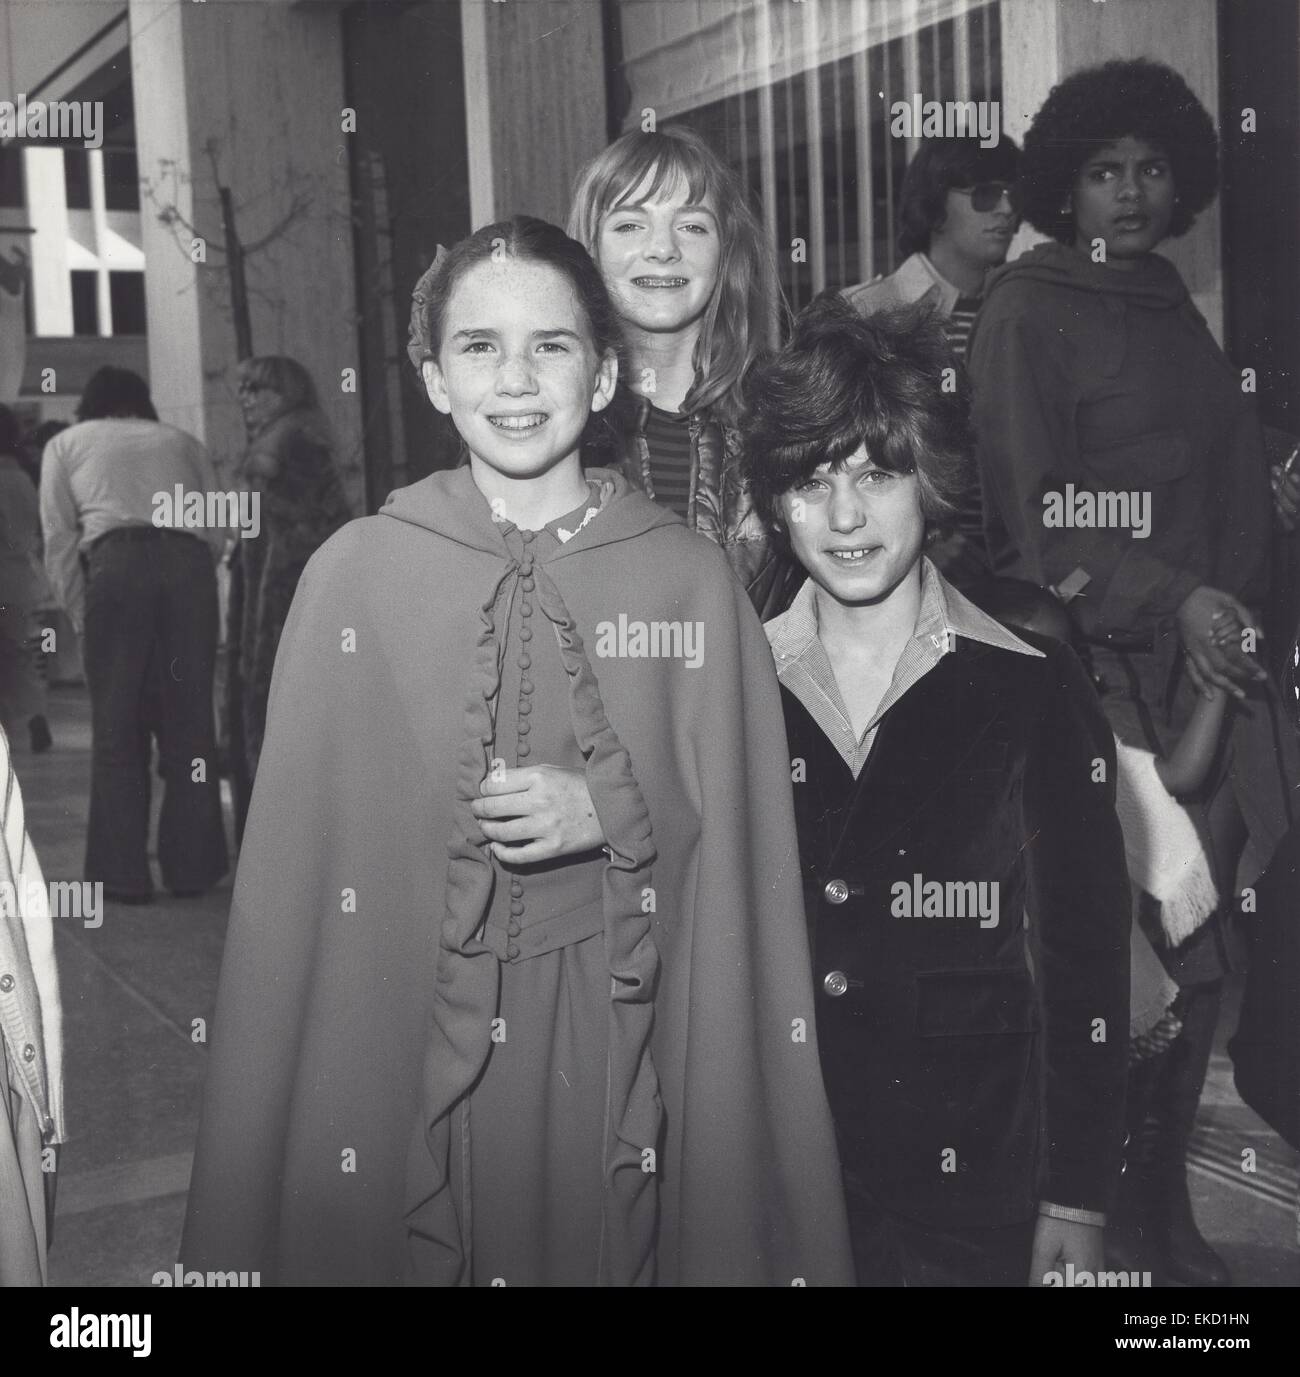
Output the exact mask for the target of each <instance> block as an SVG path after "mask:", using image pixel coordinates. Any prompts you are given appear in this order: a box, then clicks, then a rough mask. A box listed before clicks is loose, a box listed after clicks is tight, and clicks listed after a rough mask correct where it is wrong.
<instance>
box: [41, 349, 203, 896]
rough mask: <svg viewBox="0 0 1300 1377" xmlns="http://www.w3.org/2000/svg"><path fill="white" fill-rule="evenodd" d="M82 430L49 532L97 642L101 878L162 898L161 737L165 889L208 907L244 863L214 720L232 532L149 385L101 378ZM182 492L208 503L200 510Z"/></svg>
mask: <svg viewBox="0 0 1300 1377" xmlns="http://www.w3.org/2000/svg"><path fill="white" fill-rule="evenodd" d="M77 415H78V417H79V419H80V422H81V423H80V424H79V425H75V426H71V427H69V429H67V430H65V431H63V432H61V433H60V434H59V435H56V436H55V437H54V439H52V440H51V441H50V442H49V444H48V445H47V446H46V448H45V453H44V456H43V459H42V463H41V522H42V525H43V527H44V531H45V567H46V571H47V573H48V575H49V578H50V582H51V584H52V585H53V588H54V592H55V596H56V597H57V598H58V599H59V601H60V602H61V604H62V606H63V607H64V608H65V610H66V611H67V613H68V615H69V617H70V618H71V621H72V624H73V627H74V628H75V629H76V631H77V632H78V634H80V635H82V636H83V638H84V655H85V663H86V681H87V683H88V685H89V688H90V699H91V710H92V728H93V766H92V776H91V791H90V824H89V831H88V835H87V839H86V878H87V879H88V880H91V881H99V882H101V883H102V884H103V885H104V892H105V895H106V897H108V898H111V899H116V900H118V901H120V902H126V903H145V902H148V900H149V899H150V898H151V897H152V894H153V880H152V876H151V874H150V870H149V861H148V854H147V851H148V829H149V791H150V783H149V763H150V750H151V738H152V737H156V738H157V742H158V750H159V757H160V760H159V772H160V774H161V775H162V778H163V781H164V794H163V803H162V814H161V818H160V821H159V835H158V860H159V864H160V867H161V870H162V876H163V881H164V883H165V884H166V886H167V888H168V889H170V890H171V891H172V892H173V893H175V894H182V895H183V894H197V893H202V892H203V891H204V890H207V889H210V888H211V887H212V886H213V885H214V884H215V883H216V882H217V881H218V880H219V879H220V878H221V876H222V875H224V874H225V872H226V868H227V862H228V854H227V850H226V838H225V831H224V826H223V823H222V817H221V798H220V793H219V784H218V778H217V759H216V741H215V729H214V723H213V711H212V684H213V675H214V671H215V666H216V654H217V634H218V612H217V581H216V571H215V568H214V559H215V556H216V555H218V554H219V553H220V551H221V549H222V547H223V546H224V544H225V541H226V538H227V535H228V532H227V531H225V530H224V529H222V528H220V527H218V526H214V525H205V524H202V522H203V521H205V520H206V519H207V518H206V514H208V513H210V512H212V511H213V510H214V508H215V504H213V503H210V502H208V501H207V499H206V495H207V494H209V493H212V492H215V491H216V487H217V481H216V473H215V470H214V469H213V466H212V463H211V461H210V460H209V458H208V456H207V454H206V452H205V451H204V449H203V446H202V445H201V444H200V443H199V442H198V441H197V440H196V439H195V438H194V437H193V436H192V435H187V434H186V433H185V432H184V431H181V430H177V429H176V428H175V427H174V426H169V425H164V424H162V423H161V422H160V421H159V420H158V416H157V413H156V412H155V411H154V408H153V403H152V402H151V401H150V398H149V389H148V386H147V384H146V383H145V381H144V379H143V378H141V377H139V376H138V375H137V374H135V373H132V372H130V371H129V370H127V369H121V368H101V369H100V370H99V371H98V372H97V373H96V374H95V375H94V376H93V377H92V378H91V379H90V380H89V382H88V383H87V384H86V390H85V392H84V394H83V396H82V399H81V404H80V406H79V408H78V411H77ZM178 493H179V494H181V495H182V496H183V497H188V496H189V495H190V494H195V493H197V494H202V495H204V496H203V499H202V500H201V501H198V502H195V503H193V504H191V503H190V502H188V501H180V502H178V501H177V495H178ZM195 511H198V512H199V524H193V525H192V524H189V522H190V520H191V519H192V518H193V516H194V513H195ZM182 522H184V523H185V524H184V525H183V526H182Z"/></svg>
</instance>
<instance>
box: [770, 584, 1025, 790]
mask: <svg viewBox="0 0 1300 1377" xmlns="http://www.w3.org/2000/svg"><path fill="white" fill-rule="evenodd" d="M816 590H817V585H816V584H815V583H814V582H813V580H812V579H807V580H806V581H805V583H804V585H803V587H802V588H801V589H800V590H799V594H798V596H797V597H796V598H795V600H794V602H793V603H791V605H790V610H789V611H788V612H784V613H782V614H781V616H779V617H774V618H773V619H772V620H771V621H770V622H768V623H767V625H766V626H765V627H764V630H765V631H766V632H767V639H768V643H769V644H770V645H771V647H772V654H773V655H774V656H775V658H776V677H777V678H778V679H779V680H780V681H781V683H782V684H784V685H785V687H786V688H787V689H789V690H790V692H791V693H793V694H794V696H795V697H796V698H797V699H798V700H799V701H800V702H801V703H802V704H803V705H804V707H805V708H807V710H808V715H809V716H810V717H811V718H812V719H813V721H814V722H816V723H817V725H818V726H819V727H820V728H821V729H822V731H823V732H825V734H826V736H827V738H828V739H829V740H830V742H831V744H832V745H833V746H834V747H835V749H836V750H837V751H839V753H840V755H841V756H842V757H843V759H844V762H845V764H846V765H848V767H849V769H850V770H852V771H853V777H854V779H856V778H857V777H858V775H859V774H861V773H862V767H863V766H864V765H865V764H866V763H867V756H868V755H870V754H871V747H872V743H873V742H874V741H875V739H876V732H877V730H878V729H879V727H880V723H881V720H882V719H883V718H884V716H885V714H886V713H887V712H888V711H889V709H890V708H892V707H893V706H894V704H895V703H897V702H898V700H899V699H900V698H902V696H903V695H904V694H905V693H906V692H907V691H908V689H910V688H911V687H912V686H913V685H914V684H915V683H917V682H918V681H919V680H920V679H922V678H923V677H924V676H925V675H926V674H928V673H929V672H930V670H932V669H933V668H934V667H935V665H937V664H938V663H939V661H940V660H942V659H943V657H944V656H945V655H948V654H950V653H951V652H952V651H953V650H955V649H956V641H957V637H958V636H966V637H968V638H969V639H970V640H972V641H981V642H983V643H984V644H985V645H991V646H997V647H998V648H999V649H1002V650H1013V651H1016V652H1018V653H1019V654H1021V655H1038V656H1041V655H1042V652H1041V651H1039V650H1035V649H1034V648H1033V647H1032V646H1029V645H1026V644H1025V642H1024V641H1022V640H1021V639H1020V638H1019V637H1018V636H1013V635H1012V634H1011V632H1010V631H1008V630H1007V629H1006V627H1004V626H1003V625H1002V624H1001V623H1000V622H995V621H994V620H993V618H992V617H990V616H989V615H988V614H987V613H985V612H981V611H980V610H979V608H978V607H976V606H975V604H974V603H973V602H971V601H970V600H969V599H968V598H965V597H963V596H962V595H961V594H960V593H959V592H958V591H957V590H956V589H955V588H954V587H953V586H952V585H951V584H950V583H948V582H947V581H946V580H945V579H944V577H943V575H942V574H940V573H939V571H938V570H937V569H936V568H935V567H934V565H933V564H931V563H930V561H929V560H928V559H922V560H921V609H920V611H919V612H918V614H917V618H916V628H915V630H914V631H913V632H912V639H911V640H910V641H908V643H907V644H906V645H905V646H904V647H903V653H902V654H901V655H900V656H899V657H898V663H897V664H896V665H895V666H894V676H893V678H892V679H891V681H890V684H889V688H888V689H887V690H886V692H885V696H884V697H883V698H882V699H881V700H880V705H879V706H878V707H877V708H876V711H875V714H874V716H873V717H872V719H871V721H870V722H868V723H867V727H866V730H865V731H864V732H863V733H862V735H861V737H858V736H857V735H856V734H855V733H854V731H853V726H852V723H851V721H850V718H849V711H848V709H847V708H846V707H845V706H844V697H843V695H842V694H841V693H840V689H839V685H838V684H837V683H836V682H835V671H834V670H833V669H832V668H831V662H830V657H829V656H828V655H827V654H826V648H825V646H823V645H822V643H821V638H820V636H819V635H818V631H817V602H816Z"/></svg>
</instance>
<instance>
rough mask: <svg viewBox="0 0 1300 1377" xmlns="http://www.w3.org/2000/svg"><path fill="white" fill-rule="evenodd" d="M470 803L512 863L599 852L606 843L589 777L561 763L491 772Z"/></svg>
mask: <svg viewBox="0 0 1300 1377" xmlns="http://www.w3.org/2000/svg"><path fill="white" fill-rule="evenodd" d="M479 788H480V790H481V791H482V794H483V797H482V798H477V799H475V800H474V801H473V802H472V803H471V804H470V810H471V811H472V812H473V814H474V816H475V817H476V818H477V819H478V820H479V825H480V826H481V827H482V829H483V835H484V836H485V837H486V838H487V839H488V841H489V842H491V844H492V845H491V851H492V854H493V855H494V856H495V857H496V858H497V860H499V861H507V862H509V863H510V864H511V865H532V864H533V863H535V862H537V861H550V860H554V859H555V858H556V857H557V856H573V855H577V854H579V853H581V852H583V851H595V850H596V849H597V848H598V847H601V846H603V845H604V844H605V834H604V832H603V831H602V830H601V826H600V819H599V818H597V816H596V810H595V808H594V807H593V806H592V802H591V792H590V791H589V790H588V788H587V778H586V775H585V774H584V773H583V771H581V770H566V769H562V768H560V767H559V766H558V765H529V766H527V767H526V768H525V769H521V770H505V769H503V770H498V771H494V772H492V773H490V774H489V775H488V777H487V778H486V779H485V780H484V781H483V783H482V784H481V785H480V786H479Z"/></svg>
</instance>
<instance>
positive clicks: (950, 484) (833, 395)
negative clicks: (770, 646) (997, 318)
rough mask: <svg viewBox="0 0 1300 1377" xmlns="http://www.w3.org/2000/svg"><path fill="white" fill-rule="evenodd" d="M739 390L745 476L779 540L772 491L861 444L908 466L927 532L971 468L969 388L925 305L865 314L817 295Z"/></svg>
mask: <svg viewBox="0 0 1300 1377" xmlns="http://www.w3.org/2000/svg"><path fill="white" fill-rule="evenodd" d="M945 370H951V371H948V372H945ZM945 384H946V385H945ZM746 394H747V398H748V403H749V409H748V414H747V417H746V420H745V423H744V436H745V445H744V458H743V460H742V464H743V472H744V475H745V478H746V480H747V482H748V484H749V490H750V493H751V495H752V497H753V501H754V506H755V508H756V509H757V511H758V513H759V515H760V516H761V517H762V518H763V521H764V522H765V524H766V525H767V526H768V527H769V529H771V530H772V531H773V532H774V533H775V534H777V535H778V537H781V538H782V539H784V530H783V525H782V522H781V515H780V499H781V498H782V496H783V495H784V494H786V493H787V492H789V491H790V489H791V488H793V487H796V486H797V485H798V484H800V483H803V482H805V481H806V480H807V479H808V478H809V477H810V476H811V475H812V473H813V471H814V470H815V469H816V468H817V467H818V466H819V465H821V464H826V463H829V464H831V465H832V467H834V468H839V467H840V466H841V465H843V464H844V462H845V461H846V460H847V459H848V458H849V457H850V456H851V455H852V454H853V453H854V451H855V450H857V449H858V447H859V446H860V445H865V446H866V451H867V454H868V455H869V456H870V458H871V460H872V462H873V463H875V464H877V465H879V466H880V467H881V468H883V469H889V470H890V471H891V472H893V473H915V474H916V476H917V481H918V484H919V487H920V496H921V512H922V515H923V516H924V517H925V520H926V525H927V527H928V529H929V533H930V534H932V535H933V534H936V533H937V532H939V531H941V530H943V529H944V528H945V527H946V526H947V525H948V524H949V522H950V521H951V519H952V517H953V515H954V514H955V512H956V510H957V507H958V504H959V502H960V501H961V498H962V495H963V493H964V492H965V490H966V489H967V488H968V486H969V485H970V482H971V480H972V478H973V476H974V475H973V467H972V466H973V462H974V461H973V458H972V456H973V453H974V434H973V431H972V427H971V402H970V388H969V385H968V383H967V380H966V375H965V370H964V369H963V368H962V367H961V366H960V365H959V364H958V363H957V360H956V358H955V356H954V355H953V352H952V350H951V349H950V348H949V346H948V344H947V342H946V341H945V339H944V336H943V330H942V326H941V324H940V322H939V321H938V320H937V318H936V317H935V315H934V313H933V312H932V311H931V310H930V309H929V308H928V307H924V306H919V305H918V306H902V307H895V308H893V309H891V310H887V311H878V312H876V313H874V314H872V315H870V316H863V315H862V314H860V313H859V312H858V311H856V310H855V309H854V308H853V307H852V306H850V305H849V304H848V302H846V301H844V300H843V299H842V298H840V297H839V296H838V295H831V294H826V295H824V296H820V297H818V298H817V299H816V300H814V301H813V302H812V303H811V304H810V305H809V306H808V307H807V308H806V309H805V310H804V311H803V312H801V314H800V315H799V316H798V318H797V319H796V320H795V323H794V332H793V334H792V335H791V337H790V341H789V343H788V344H786V346H785V347H784V348H783V349H782V350H781V351H780V353H778V354H777V355H776V356H775V357H774V358H773V359H771V360H770V361H769V362H767V363H765V364H761V365H760V366H759V367H757V368H755V370H754V372H753V374H752V375H751V377H750V381H749V384H748V386H747V388H746Z"/></svg>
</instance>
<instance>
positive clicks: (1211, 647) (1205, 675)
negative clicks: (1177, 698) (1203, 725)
mask: <svg viewBox="0 0 1300 1377" xmlns="http://www.w3.org/2000/svg"><path fill="white" fill-rule="evenodd" d="M1177 621H1178V635H1179V638H1180V639H1181V640H1182V643H1183V649H1184V650H1185V651H1186V652H1187V666H1188V675H1189V677H1190V678H1191V680H1192V683H1193V684H1194V685H1195V687H1196V688H1197V690H1198V691H1199V692H1201V693H1206V692H1207V690H1209V689H1212V688H1221V689H1223V690H1225V691H1226V692H1227V693H1230V694H1232V696H1233V697H1234V698H1244V697H1245V696H1246V694H1245V691H1244V690H1243V688H1242V687H1241V686H1242V685H1243V684H1249V683H1253V682H1257V681H1259V682H1262V681H1263V680H1266V679H1267V678H1268V675H1267V673H1266V672H1265V671H1264V669H1263V667H1262V666H1261V665H1259V664H1257V663H1256V662H1255V661H1254V660H1253V659H1252V658H1251V657H1250V656H1249V655H1247V654H1246V652H1245V651H1244V650H1243V649H1242V648H1241V632H1242V630H1243V629H1244V628H1246V627H1248V626H1249V625H1250V623H1251V615H1250V612H1249V611H1248V610H1247V609H1246V608H1245V607H1243V606H1242V604H1241V603H1239V602H1238V601H1237V599H1236V598H1234V597H1233V596H1232V594H1231V593H1225V592H1223V591H1222V590H1221V589H1218V588H1211V587H1209V586H1208V585H1206V584H1202V585H1201V587H1199V588H1194V589H1193V590H1192V591H1191V592H1190V593H1189V594H1188V595H1187V597H1186V598H1185V599H1184V601H1183V605H1182V606H1181V607H1180V608H1179V609H1178V615H1177ZM1255 635H1256V636H1257V637H1260V636H1262V635H1263V633H1262V632H1260V631H1258V630H1256V631H1255Z"/></svg>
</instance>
